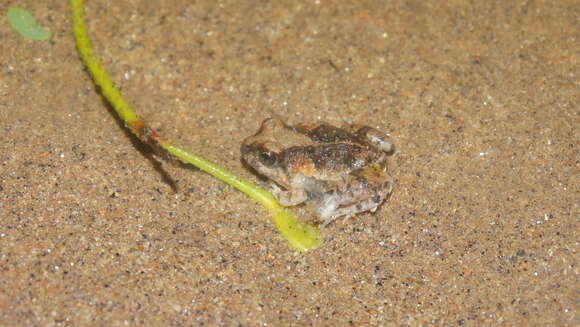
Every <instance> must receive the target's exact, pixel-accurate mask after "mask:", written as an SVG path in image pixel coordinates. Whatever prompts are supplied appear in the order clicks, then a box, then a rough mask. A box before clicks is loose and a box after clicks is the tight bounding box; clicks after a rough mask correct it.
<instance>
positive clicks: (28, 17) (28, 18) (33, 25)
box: [6, 7, 51, 40]
mask: <svg viewBox="0 0 580 327" xmlns="http://www.w3.org/2000/svg"><path fill="white" fill-rule="evenodd" d="M6 15H7V16H8V22H9V23H10V26H12V28H13V29H14V30H16V32H18V33H19V34H20V35H22V36H24V37H25V38H27V39H29V40H48V39H49V38H50V37H51V33H50V31H49V30H48V28H46V27H44V26H40V25H38V23H37V22H36V19H35V18H34V16H32V14H31V13H30V12H28V10H26V9H22V8H18V7H10V8H8V13H7V14H6Z"/></svg>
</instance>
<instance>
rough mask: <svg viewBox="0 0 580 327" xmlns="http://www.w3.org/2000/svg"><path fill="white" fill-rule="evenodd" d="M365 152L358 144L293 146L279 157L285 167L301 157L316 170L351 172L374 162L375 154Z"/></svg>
mask: <svg viewBox="0 0 580 327" xmlns="http://www.w3.org/2000/svg"><path fill="white" fill-rule="evenodd" d="M366 150H367V149H364V148H361V145H359V144H349V143H337V144H326V145H324V144H322V145H317V146H295V147H291V148H289V149H287V150H285V151H284V152H283V153H282V154H281V157H282V158H283V159H282V161H283V162H284V164H285V165H286V166H287V164H288V162H296V159H297V158H299V157H302V158H304V159H306V160H310V161H311V162H312V163H313V164H314V167H315V168H316V169H317V170H328V171H353V170H356V169H360V168H363V167H364V166H365V165H367V164H368V163H369V162H373V161H374V160H376V158H375V157H376V154H375V153H373V152H369V151H366ZM365 154H366V156H365Z"/></svg>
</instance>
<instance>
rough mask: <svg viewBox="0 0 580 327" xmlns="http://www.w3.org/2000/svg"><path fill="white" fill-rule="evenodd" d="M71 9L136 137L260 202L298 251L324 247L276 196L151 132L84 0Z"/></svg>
mask: <svg viewBox="0 0 580 327" xmlns="http://www.w3.org/2000/svg"><path fill="white" fill-rule="evenodd" d="M70 6H71V11H72V18H73V29H74V35H75V41H76V44H77V49H78V52H79V55H80V57H81V59H82V60H83V62H84V64H85V66H86V67H87V69H88V70H89V72H90V73H91V76H92V78H93V81H94V82H95V84H97V85H98V86H99V87H100V89H101V92H102V94H103V95H104V96H105V98H106V99H107V100H108V101H109V103H111V105H112V107H113V108H114V110H115V112H116V113H117V114H118V115H119V117H121V119H122V120H123V122H124V123H125V124H126V126H127V127H128V128H129V129H130V130H131V132H133V134H135V135H136V136H137V137H138V138H139V139H140V140H141V141H143V142H144V143H146V144H149V145H150V146H152V147H153V148H154V149H157V150H161V151H166V152H167V153H169V154H170V155H172V156H174V157H176V158H178V159H179V160H181V161H182V162H185V163H188V164H191V165H193V166H195V167H197V168H199V169H201V170H203V171H205V172H206V173H208V174H210V175H212V176H214V177H216V178H218V179H219V180H221V181H223V182H225V183H227V184H229V185H231V186H233V187H235V188H237V189H238V190H240V191H241V192H243V193H245V194H246V195H248V196H250V197H252V198H253V199H254V200H256V201H258V202H259V203H260V204H262V205H263V206H264V207H266V209H268V210H270V212H271V213H272V215H273V217H274V222H275V224H276V227H277V229H278V232H279V233H280V234H282V236H283V237H284V238H286V240H288V242H289V243H290V245H291V246H292V247H293V248H294V249H295V250H298V251H301V252H306V251H308V250H312V249H315V248H317V247H318V246H319V245H320V241H321V236H320V231H319V230H318V228H317V227H315V226H313V225H309V224H306V223H303V222H301V221H299V220H297V219H296V218H295V217H294V216H293V215H292V214H291V213H290V211H289V210H287V209H286V208H284V207H282V206H281V205H280V204H279V203H278V202H277V201H276V199H275V198H274V197H273V196H272V194H270V193H269V192H267V191H266V190H264V189H262V188H260V187H258V186H256V185H255V184H253V183H252V182H250V181H247V180H245V179H242V178H239V177H236V176H235V175H233V174H232V173H230V172H229V171H227V170H225V169H223V168H221V167H219V166H217V165H216V164H214V163H212V162H209V161H207V160H205V159H204V158H203V157H201V156H198V155H196V154H193V153H190V152H187V151H186V150H183V149H181V148H179V147H177V146H175V145H173V144H172V143H171V142H169V141H167V140H164V139H162V138H161V137H160V136H159V134H157V132H156V131H155V130H153V129H151V128H150V127H149V126H148V125H147V124H146V123H145V121H144V120H142V119H141V118H140V117H139V116H138V115H137V113H136V112H135V110H133V108H132V107H131V106H130V105H129V103H128V102H127V101H125V99H124V98H123V96H122V94H121V92H119V90H118V89H117V88H116V87H115V86H114V83H113V80H112V79H111V77H110V76H109V74H108V73H107V71H106V69H105V68H104V67H103V64H102V63H101V62H100V60H99V58H98V57H97V56H96V55H95V53H94V50H93V47H92V44H91V41H90V39H89V35H88V32H87V27H86V23H85V18H84V8H83V7H84V4H83V0H70Z"/></svg>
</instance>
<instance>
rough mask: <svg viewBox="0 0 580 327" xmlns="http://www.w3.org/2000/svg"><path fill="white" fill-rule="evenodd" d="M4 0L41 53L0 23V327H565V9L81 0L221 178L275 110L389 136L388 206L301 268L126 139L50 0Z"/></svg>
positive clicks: (137, 88) (271, 231) (233, 197)
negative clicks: (40, 32)
mask: <svg viewBox="0 0 580 327" xmlns="http://www.w3.org/2000/svg"><path fill="white" fill-rule="evenodd" d="M11 5H19V6H21V7H25V8H27V9H28V10H30V11H31V12H32V13H33V14H34V15H35V16H36V17H37V19H38V21H39V22H40V23H41V24H43V25H45V26H48V27H49V28H50V29H51V31H52V32H53V33H54V36H53V38H52V39H51V40H50V41H30V40H26V39H24V38H23V37H21V36H20V35H18V34H16V33H15V32H14V31H13V30H12V29H11V28H10V27H9V26H8V24H7V23H6V20H5V19H3V20H2V22H1V23H0V38H1V40H2V45H1V46H0V49H1V52H0V59H1V60H0V62H1V65H0V139H1V140H2V142H1V143H0V325H3V326H127V325H128V326H154V325H157V326H258V325H259V326H290V325H293V326H437V325H440V326H443V325H444V326H484V325H485V326H495V325H505V326H573V325H577V324H579V323H580V318H579V317H580V315H579V313H578V309H579V307H580V306H579V301H578V299H579V296H578V294H579V292H580V283H579V281H578V275H579V270H578V239H579V238H578V234H579V233H578V230H579V211H580V210H579V207H578V203H580V192H579V185H580V183H579V180H578V171H579V164H578V161H579V157H580V156H579V151H578V139H579V129H578V127H574V126H579V125H580V124H579V123H580V119H579V112H580V110H579V103H580V101H579V100H580V88H579V82H578V81H579V79H578V76H579V74H580V66H579V62H578V61H579V54H580V47H579V42H578V39H579V34H580V33H579V31H580V29H579V24H578V20H577V19H578V13H579V11H580V6H579V5H578V2H577V1H575V0H562V1H547V0H539V1H517V2H516V1H473V2H471V3H467V2H465V1H458V0H457V1H444V2H443V1H437V0H428V1H326V0H320V1H318V0H317V1H205V0H204V1H186V0H173V1H147V0H131V1H106V0H91V1H88V3H87V4H86V8H87V19H88V21H89V22H88V25H89V29H90V33H91V36H92V38H93V40H94V43H95V48H96V51H97V53H98V54H99V55H100V56H101V58H102V59H103V61H104V63H105V65H106V67H107V68H108V69H109V71H110V73H111V74H112V76H113V77H114V79H115V80H116V81H117V84H118V86H119V87H120V88H121V90H122V91H123V93H124V94H125V96H126V97H127V99H128V100H129V101H130V102H131V103H132V104H133V105H134V106H135V108H136V109H137V111H138V112H139V113H140V114H141V115H142V116H143V117H144V118H145V119H146V120H147V121H148V122H149V123H150V124H151V125H152V126H153V127H155V128H156V129H158V131H159V132H160V133H161V134H162V135H164V136H165V137H166V138H169V139H171V140H173V141H174V142H175V143H177V144H179V145H181V146H183V147H184V148H186V149H189V150H190V151H193V152H195V153H199V154H201V155H203V156H205V157H206V158H208V159H210V160H212V161H215V162H216V163H218V164H220V165H222V166H224V167H227V168H228V169H230V170H231V171H232V172H234V173H235V174H237V175H239V176H242V177H244V178H247V179H250V180H252V181H255V182H258V183H260V182H261V181H260V179H259V178H257V177H256V176H255V175H253V174H252V173H251V172H250V171H248V170H247V169H246V168H245V167H244V166H243V165H242V163H241V161H240V151H239V146H240V141H241V140H242V139H243V138H244V137H246V136H248V135H251V134H253V133H255V132H256V130H257V128H258V126H259V125H260V123H261V121H262V120H263V119H265V118H266V117H269V116H272V115H276V116H279V117H281V118H283V119H285V120H286V121H287V122H288V123H290V124H295V123H299V122H314V121H318V120H325V121H329V122H332V123H341V122H354V123H359V124H366V125H370V126H373V127H376V128H379V129H380V130H382V131H385V132H386V133H388V134H389V135H390V136H391V137H392V138H393V140H394V142H395V144H396V147H397V152H396V153H395V155H394V156H393V157H392V158H391V159H390V162H389V169H390V172H391V174H392V175H393V177H394V178H395V181H396V185H395V191H394V193H393V195H392V197H391V198H390V200H389V202H388V203H387V204H385V205H383V206H382V207H381V208H380V209H379V210H378V211H377V212H376V213H374V214H370V213H366V214H361V215H358V216H357V217H355V218H353V219H350V220H348V221H346V222H342V221H337V222H335V223H333V224H331V225H329V226H327V227H325V228H324V229H323V230H322V232H323V234H324V238H325V240H324V244H323V245H322V247H321V248H319V249H317V250H315V251H313V252H311V253H308V254H299V253H296V252H295V251H293V250H292V249H291V248H290V247H289V246H288V244H287V243H286V241H285V240H284V239H283V238H282V237H281V236H280V235H279V234H278V233H277V232H276V229H275V227H274V225H273V224H272V221H271V220H270V218H269V216H268V212H267V211H265V210H264V209H263V208H262V207H261V206H260V205H258V204H257V203H255V202H254V201H253V200H251V199H249V198H247V197H246V196H245V195H243V194H242V193H240V192H238V191H237V190H235V189H233V188H231V187H229V186H227V185H225V184H223V183H222V182H220V181H217V180H215V179H213V178H212V177H210V176H208V175H206V174H204V173H202V172H200V171H198V170H196V169H193V168H191V169H190V168H185V167H182V166H179V165H174V164H171V163H168V162H165V161H163V160H161V159H159V158H157V157H155V156H153V155H152V154H151V152H150V151H148V150H147V148H146V147H143V146H141V145H139V144H138V142H137V141H135V139H134V138H132V137H131V136H130V135H129V134H128V133H127V132H126V131H125V130H124V129H123V128H122V125H121V124H120V123H119V121H118V120H117V119H116V118H115V117H114V116H113V115H112V112H111V111H110V109H109V107H108V106H107V104H106V103H105V102H104V100H103V98H102V97H101V96H100V94H99V93H98V90H96V88H95V86H94V85H93V84H92V82H91V80H90V78H89V76H88V75H87V73H86V71H85V70H84V68H83V66H82V64H81V62H80V60H79V58H78V55H77V53H76V51H75V46H74V41H73V38H72V33H71V26H70V25H71V20H70V17H69V13H68V7H67V2H66V1H62V0H60V1H58V0H46V1H34V0H27V1H3V2H2V3H1V4H0V9H1V12H2V13H3V15H2V16H4V13H5V12H6V10H7V8H8V7H9V6H11ZM294 212H295V213H296V214H297V215H303V214H304V212H305V211H304V210H302V209H301V208H297V209H296V210H295V211H294ZM303 218H304V219H307V218H308V217H303Z"/></svg>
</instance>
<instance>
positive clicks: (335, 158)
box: [241, 117, 394, 226]
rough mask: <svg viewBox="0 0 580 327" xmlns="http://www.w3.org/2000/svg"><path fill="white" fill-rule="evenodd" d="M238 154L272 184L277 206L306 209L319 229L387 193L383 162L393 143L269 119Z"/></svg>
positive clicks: (358, 131)
mask: <svg viewBox="0 0 580 327" xmlns="http://www.w3.org/2000/svg"><path fill="white" fill-rule="evenodd" d="M241 153H242V160H243V162H244V163H245V164H246V165H247V166H249V167H250V168H251V169H252V170H254V171H255V172H257V173H258V174H259V175H262V176H263V177H265V178H266V179H267V180H269V181H271V182H272V193H273V194H274V196H275V197H276V198H277V200H278V202H279V203H280V204H281V205H282V206H285V207H290V206H296V205H299V204H303V203H305V204H307V205H310V206H312V207H313V208H314V209H315V212H316V214H317V216H318V218H319V220H321V221H322V222H323V226H326V225H328V224H329V223H331V222H333V221H334V220H335V219H337V218H341V217H342V218H344V220H346V219H348V218H350V217H353V216H355V215H357V214H359V213H362V212H365V211H370V212H375V211H376V210H377V208H378V207H379V206H380V205H381V204H382V203H383V202H385V200H386V199H387V198H388V197H389V196H390V194H391V193H392V191H393V185H394V181H393V178H392V177H391V175H390V174H389V173H388V171H387V158H388V156H390V155H392V154H393V153H394V145H393V142H392V141H391V139H390V138H389V137H388V136H387V135H386V134H385V133H383V132H381V131H379V130H378V129H375V128H373V127H369V126H364V125H354V124H347V125H345V126H343V127H336V126H334V125H331V124H329V123H326V122H315V123H302V124H297V125H294V126H291V125H288V124H286V123H285V122H284V121H283V120H282V119H280V118H278V117H270V118H267V119H266V120H264V121H263V122H262V124H261V126H260V129H259V130H258V132H257V133H256V134H254V135H252V136H249V137H247V138H246V139H244V140H243V142H242V145H241Z"/></svg>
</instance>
